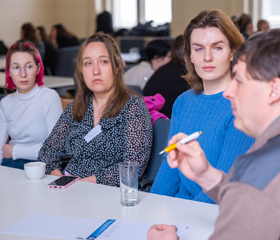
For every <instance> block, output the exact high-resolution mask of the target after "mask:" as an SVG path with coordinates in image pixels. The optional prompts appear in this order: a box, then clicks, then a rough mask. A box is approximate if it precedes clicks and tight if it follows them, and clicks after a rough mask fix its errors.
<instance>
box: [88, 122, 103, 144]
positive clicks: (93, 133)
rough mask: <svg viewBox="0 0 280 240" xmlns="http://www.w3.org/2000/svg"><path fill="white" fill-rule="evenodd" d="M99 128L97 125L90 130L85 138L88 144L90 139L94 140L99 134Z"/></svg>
mask: <svg viewBox="0 0 280 240" xmlns="http://www.w3.org/2000/svg"><path fill="white" fill-rule="evenodd" d="M101 132H102V130H101V126H100V125H99V124H98V125H96V126H95V127H94V128H93V129H91V130H90V131H89V132H88V134H87V135H86V136H85V140H86V142H87V143H89V142H90V141H91V140H92V139H94V138H95V137H96V136H97V135H98V134H99V133H101Z"/></svg>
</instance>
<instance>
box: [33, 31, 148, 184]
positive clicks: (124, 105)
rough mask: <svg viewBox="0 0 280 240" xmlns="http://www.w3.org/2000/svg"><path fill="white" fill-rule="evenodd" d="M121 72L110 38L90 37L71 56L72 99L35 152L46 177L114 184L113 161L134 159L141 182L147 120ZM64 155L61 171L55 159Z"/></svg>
mask: <svg viewBox="0 0 280 240" xmlns="http://www.w3.org/2000/svg"><path fill="white" fill-rule="evenodd" d="M123 71H124V70H123V61H122V58H121V54H120V51H119V48H118V47H117V44H116V42H115V41H114V40H113V38H112V37H110V36H109V35H107V34H104V33H96V34H94V35H92V36H91V37H89V38H87V39H86V40H85V41H84V43H83V44H82V46H81V48H80V50H79V53H78V58H77V65H76V78H77V82H78V92H77V94H76V97H75V100H74V102H72V103H71V104H69V105H68V106H67V108H66V109H65V111H64V113H63V114H62V115H61V117H60V119H59V121H58V123H57V124H56V126H55V127H54V129H53V131H52V133H51V135H50V136H49V137H48V138H47V140H46V141H45V143H44V145H43V147H42V149H41V151H40V153H39V158H38V160H40V161H43V162H46V163H47V170H46V172H47V173H50V174H51V175H56V176H62V175H63V174H71V175H75V176H79V177H81V178H83V179H82V180H84V181H89V182H93V183H101V184H106V185H112V186H119V169H118V163H119V162H123V161H134V162H137V163H138V165H139V166H138V167H139V168H138V169H139V181H141V179H142V178H143V176H144V170H145V168H146V166H147V163H148V160H149V157H150V151H151V145H152V125H151V116H150V113H149V112H148V110H147V108H146V106H145V103H144V102H143V100H142V99H141V98H139V97H137V96H135V95H134V94H132V93H131V92H130V90H128V88H127V87H126V86H125V84H124V82H123ZM65 155H68V156H70V157H71V160H70V162H69V163H68V165H67V166H66V168H65V171H62V169H61V160H60V158H61V157H62V156H65Z"/></svg>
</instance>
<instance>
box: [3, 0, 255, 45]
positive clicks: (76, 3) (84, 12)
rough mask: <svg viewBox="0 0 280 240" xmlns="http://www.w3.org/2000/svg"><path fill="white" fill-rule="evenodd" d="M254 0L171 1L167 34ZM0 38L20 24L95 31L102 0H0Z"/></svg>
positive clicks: (9, 38)
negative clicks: (198, 17) (204, 12)
mask: <svg viewBox="0 0 280 240" xmlns="http://www.w3.org/2000/svg"><path fill="white" fill-rule="evenodd" d="M256 1H257V0H234V1H233V0H173V2H172V13H173V14H172V15H173V22H172V23H171V36H172V37H175V36H177V35H178V34H182V33H183V31H184V29H185V27H186V26H187V24H188V22H189V21H190V20H191V19H192V18H193V17H195V16H196V15H197V14H198V13H199V12H200V11H202V10H204V9H209V8H218V9H220V10H222V11H224V12H225V13H226V14H228V15H229V16H232V15H236V14H239V13H241V12H243V9H244V3H246V4H248V9H249V11H251V9H252V2H256ZM0 6H1V8H0V22H1V24H0V39H2V40H4V42H5V43H6V44H7V45H8V46H9V45H10V44H12V43H13V42H15V41H17V40H18V39H19V34H20V27H21V25H22V24H23V23H26V22H32V23H33V24H34V25H36V26H38V25H43V26H45V27H46V30H47V31H48V32H50V29H51V26H52V25H53V24H56V23H62V24H63V25H64V26H65V27H66V29H68V30H69V31H71V32H72V33H74V34H75V35H77V36H78V37H79V38H84V37H87V36H89V35H90V34H92V33H93V32H94V31H95V28H96V24H95V18H96V14H95V12H101V10H102V9H101V8H104V1H103V0H0Z"/></svg>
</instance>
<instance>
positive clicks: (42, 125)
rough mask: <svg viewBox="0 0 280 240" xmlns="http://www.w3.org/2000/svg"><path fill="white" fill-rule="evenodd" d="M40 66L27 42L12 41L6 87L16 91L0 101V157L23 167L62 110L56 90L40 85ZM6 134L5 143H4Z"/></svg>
mask: <svg viewBox="0 0 280 240" xmlns="http://www.w3.org/2000/svg"><path fill="white" fill-rule="evenodd" d="M43 73H44V67H43V63H42V59H41V57H40V54H39V52H38V50H37V49H36V48H35V46H34V45H33V44H32V43H30V42H25V43H15V44H13V45H12V46H11V47H10V49H9V51H8V53H7V55H6V87H7V88H8V89H10V90H13V89H14V88H16V92H14V93H12V94H8V95H7V96H6V97H4V98H3V99H2V100H1V102H0V160H2V165H3V166H9V167H15V168H21V169H23V165H24V163H26V162H30V161H32V160H37V157H38V152H39V150H40V148H41V146H42V144H43V142H44V140H45V139H46V138H47V137H48V135H49V134H50V132H51V131H52V129H53V127H54V125H55V123H56V121H57V120H58V118H59V116H60V114H61V113H62V106H61V101H60V98H59V96H58V94H57V93H56V91H54V90H51V89H49V88H46V87H43V84H44V82H43ZM8 137H10V140H9V143H6V142H7V140H8Z"/></svg>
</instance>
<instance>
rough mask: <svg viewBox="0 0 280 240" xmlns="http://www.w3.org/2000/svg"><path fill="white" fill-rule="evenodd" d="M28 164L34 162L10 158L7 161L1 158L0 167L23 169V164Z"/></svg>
mask: <svg viewBox="0 0 280 240" xmlns="http://www.w3.org/2000/svg"><path fill="white" fill-rule="evenodd" d="M29 162H34V161H32V160H25V159H17V160H13V159H12V158H9V159H7V158H3V160H2V166H5V167H12V168H19V169H24V164H25V163H29Z"/></svg>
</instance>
